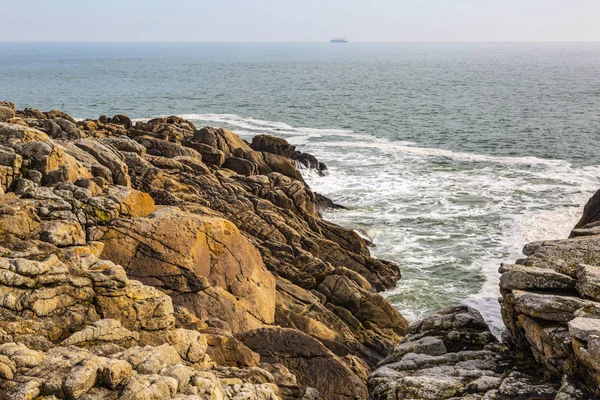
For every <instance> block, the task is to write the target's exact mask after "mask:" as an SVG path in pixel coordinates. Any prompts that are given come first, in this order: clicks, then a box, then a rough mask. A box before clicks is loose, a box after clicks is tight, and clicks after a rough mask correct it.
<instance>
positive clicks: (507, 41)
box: [0, 39, 600, 44]
mask: <svg viewBox="0 0 600 400" xmlns="http://www.w3.org/2000/svg"><path fill="white" fill-rule="evenodd" d="M0 43H38V44H40V43H48V44H50V43H90V44H92V43H115V44H117V43H127V44H132V43H139V44H144V43H145V44H156V43H161V44H318V43H330V39H327V40H323V41H200V40H198V41H185V40H181V41H179V40H0ZM351 43H361V44H481V43H483V44H486V43H489V44H503V43H600V40H504V41H503V40H498V41H497V40H480V41H458V40H457V41H435V40H422V41H408V40H399V41H361V40H357V41H350V40H348V44H351Z"/></svg>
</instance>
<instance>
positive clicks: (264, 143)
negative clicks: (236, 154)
mask: <svg viewBox="0 0 600 400" xmlns="http://www.w3.org/2000/svg"><path fill="white" fill-rule="evenodd" d="M250 147H251V148H252V149H253V150H256V151H261V152H265V153H271V154H277V155H280V156H283V157H286V158H291V159H292V160H294V161H296V165H297V166H298V167H300V168H307V169H312V170H314V171H316V172H317V173H319V174H321V175H325V173H326V171H327V166H326V165H325V164H324V163H322V162H319V160H317V158H316V157H315V156H313V155H312V154H308V153H302V152H301V151H297V150H296V146H293V145H291V144H289V143H288V142H287V141H286V140H285V139H281V138H278V137H275V136H271V135H256V136H254V137H253V138H252V143H251V144H250Z"/></svg>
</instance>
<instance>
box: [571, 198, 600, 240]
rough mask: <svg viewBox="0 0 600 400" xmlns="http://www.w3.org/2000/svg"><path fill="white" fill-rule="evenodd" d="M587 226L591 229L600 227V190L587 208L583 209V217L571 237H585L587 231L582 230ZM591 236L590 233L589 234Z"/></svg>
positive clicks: (588, 203)
mask: <svg viewBox="0 0 600 400" xmlns="http://www.w3.org/2000/svg"><path fill="white" fill-rule="evenodd" d="M586 225H587V226H588V227H590V228H592V225H593V226H597V225H600V190H598V191H597V192H596V193H594V195H593V196H592V197H591V198H590V199H589V200H588V202H587V203H586V205H585V207H584V208H583V215H582V216H581V219H580V220H579V222H577V225H575V228H574V229H573V232H571V237H576V236H581V235H585V234H586V233H588V232H586V230H582V229H581V228H584V227H586ZM588 234H589V233H588Z"/></svg>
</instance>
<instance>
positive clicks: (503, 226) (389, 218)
mask: <svg viewBox="0 0 600 400" xmlns="http://www.w3.org/2000/svg"><path fill="white" fill-rule="evenodd" d="M0 97H1V98H4V99H8V100H11V101H14V102H15V103H16V104H17V106H18V107H21V108H22V107H36V108H40V109H43V110H47V109H51V108H58V109H61V110H64V111H67V112H68V113H70V114H71V115H73V116H75V117H97V116H99V115H100V114H108V115H111V114H114V113H117V112H124V113H127V114H129V115H130V116H132V117H133V118H140V119H142V118H149V117H152V116H158V115H167V114H177V115H184V116H185V117H186V118H189V119H191V120H192V121H194V122H195V123H197V124H198V125H221V126H226V127H229V128H230V129H232V130H234V131H236V132H238V133H240V134H242V135H243V136H244V137H248V138H249V137H251V136H252V135H254V134H257V133H271V134H275V135H279V136H282V137H285V138H288V139H289V140H290V141H291V142H292V143H294V144H297V145H298V146H300V147H301V148H302V149H303V150H306V151H309V152H312V153H314V154H315V155H317V156H318V157H319V158H320V159H322V160H323V161H325V162H326V163H327V164H328V165H329V166H330V170H331V173H330V174H329V175H328V176H326V177H317V176H313V175H311V174H310V173H307V179H308V180H309V182H310V184H311V186H312V187H313V188H315V189H316V190H317V191H320V192H322V193H323V194H326V195H328V196H330V197H332V198H333V199H334V200H335V201H337V202H339V203H342V204H345V205H347V206H349V207H350V210H348V211H336V212H331V213H328V214H327V215H326V217H327V218H329V219H331V220H333V221H335V222H337V223H339V224H342V225H345V226H349V227H352V228H355V229H357V230H359V231H360V232H362V233H363V234H365V235H367V236H369V237H370V238H371V239H372V240H373V241H374V243H375V244H376V245H377V246H376V247H375V248H374V249H373V252H374V255H375V256H377V257H382V258H387V259H391V260H393V261H395V262H397V263H398V264H399V265H400V266H401V268H402V270H403V276H404V278H403V280H402V281H400V282H399V284H398V287H397V288H395V289H394V290H390V291H389V292H387V293H386V296H387V297H388V298H389V299H390V301H392V302H393V304H395V305H396V306H397V307H398V308H399V309H400V310H401V311H402V312H403V313H404V314H405V315H407V317H409V319H415V318H418V317H421V316H423V315H425V314H428V313H431V312H433V311H435V310H438V309H440V308H443V307H446V306H448V305H452V304H456V303H459V302H467V303H468V304H472V305H475V306H476V307H478V308H480V309H481V310H482V311H483V312H484V314H485V316H486V318H487V319H488V320H489V321H491V322H492V323H493V324H495V325H496V326H499V325H500V322H499V318H498V307H497V301H496V298H497V296H498V292H497V272H496V270H497V268H498V266H499V263H500V262H502V261H513V260H514V259H516V258H518V257H519V256H520V249H521V247H522V246H523V244H525V243H526V242H528V241H531V240H539V239H548V238H557V237H564V236H566V235H567V233H568V231H569V229H570V228H571V226H572V225H573V224H574V222H575V221H576V219H577V217H578V214H579V212H580V208H581V206H582V204H583V203H584V202H585V200H586V199H587V198H588V197H589V196H590V195H591V194H592V192H593V191H594V190H596V189H597V188H598V186H600V185H599V184H598V177H599V176H600V168H599V167H598V165H600V153H598V152H597V151H596V150H595V147H596V146H595V144H596V140H597V139H598V138H599V136H600V107H599V106H600V44H576V43H573V44H500V43H498V44H357V43H349V44H347V45H342V46H340V45H332V44H329V43H323V44H15V43H4V44H1V43H0Z"/></svg>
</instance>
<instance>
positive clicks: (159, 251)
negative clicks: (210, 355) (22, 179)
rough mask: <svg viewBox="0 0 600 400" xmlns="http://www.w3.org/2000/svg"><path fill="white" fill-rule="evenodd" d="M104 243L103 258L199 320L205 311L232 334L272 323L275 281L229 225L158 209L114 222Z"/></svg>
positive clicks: (255, 253)
mask: <svg viewBox="0 0 600 400" xmlns="http://www.w3.org/2000/svg"><path fill="white" fill-rule="evenodd" d="M102 241H103V242H104V243H105V245H106V246H105V248H104V251H103V257H106V258H108V259H110V260H113V261H114V262H116V263H119V264H122V265H127V272H128V274H129V275H130V276H132V277H135V278H136V279H139V280H141V281H142V282H145V283H147V284H151V285H154V286H157V287H159V288H161V289H162V290H164V291H166V292H167V293H170V294H172V295H173V296H175V297H174V298H175V302H176V303H177V304H179V305H184V306H185V305H186V304H190V305H192V306H191V307H188V308H189V309H190V310H195V311H196V312H197V313H198V315H199V316H203V317H206V313H207V311H206V309H205V311H204V312H203V311H202V309H203V308H205V307H208V311H209V313H210V314H211V315H220V318H221V319H223V320H224V321H226V322H228V323H229V324H230V325H231V327H232V328H234V330H235V331H243V330H245V329H249V328H252V327H257V326H260V325H262V324H270V323H272V322H273V319H274V313H275V282H274V279H273V277H272V275H271V274H270V273H269V272H268V271H267V270H266V269H265V267H264V264H263V262H262V259H261V257H260V254H259V253H258V251H257V250H256V249H255V248H254V247H253V246H252V245H251V244H250V242H248V240H247V239H246V238H244V236H242V235H241V234H240V232H239V231H238V229H237V228H236V227H235V225H233V224H232V223H230V222H229V221H226V220H222V219H214V218H207V217H202V216H200V215H194V214H189V213H185V212H182V211H180V210H178V209H175V208H161V209H159V210H158V211H156V212H154V213H153V214H151V215H150V216H149V217H148V218H136V219H134V220H129V221H116V222H115V223H114V224H113V225H112V226H111V227H110V229H109V230H108V231H107V232H106V233H105V234H104V235H103V237H102ZM213 307H214V308H215V309H213ZM203 313H204V314H205V315H202V314H203ZM219 313H222V314H219Z"/></svg>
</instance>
